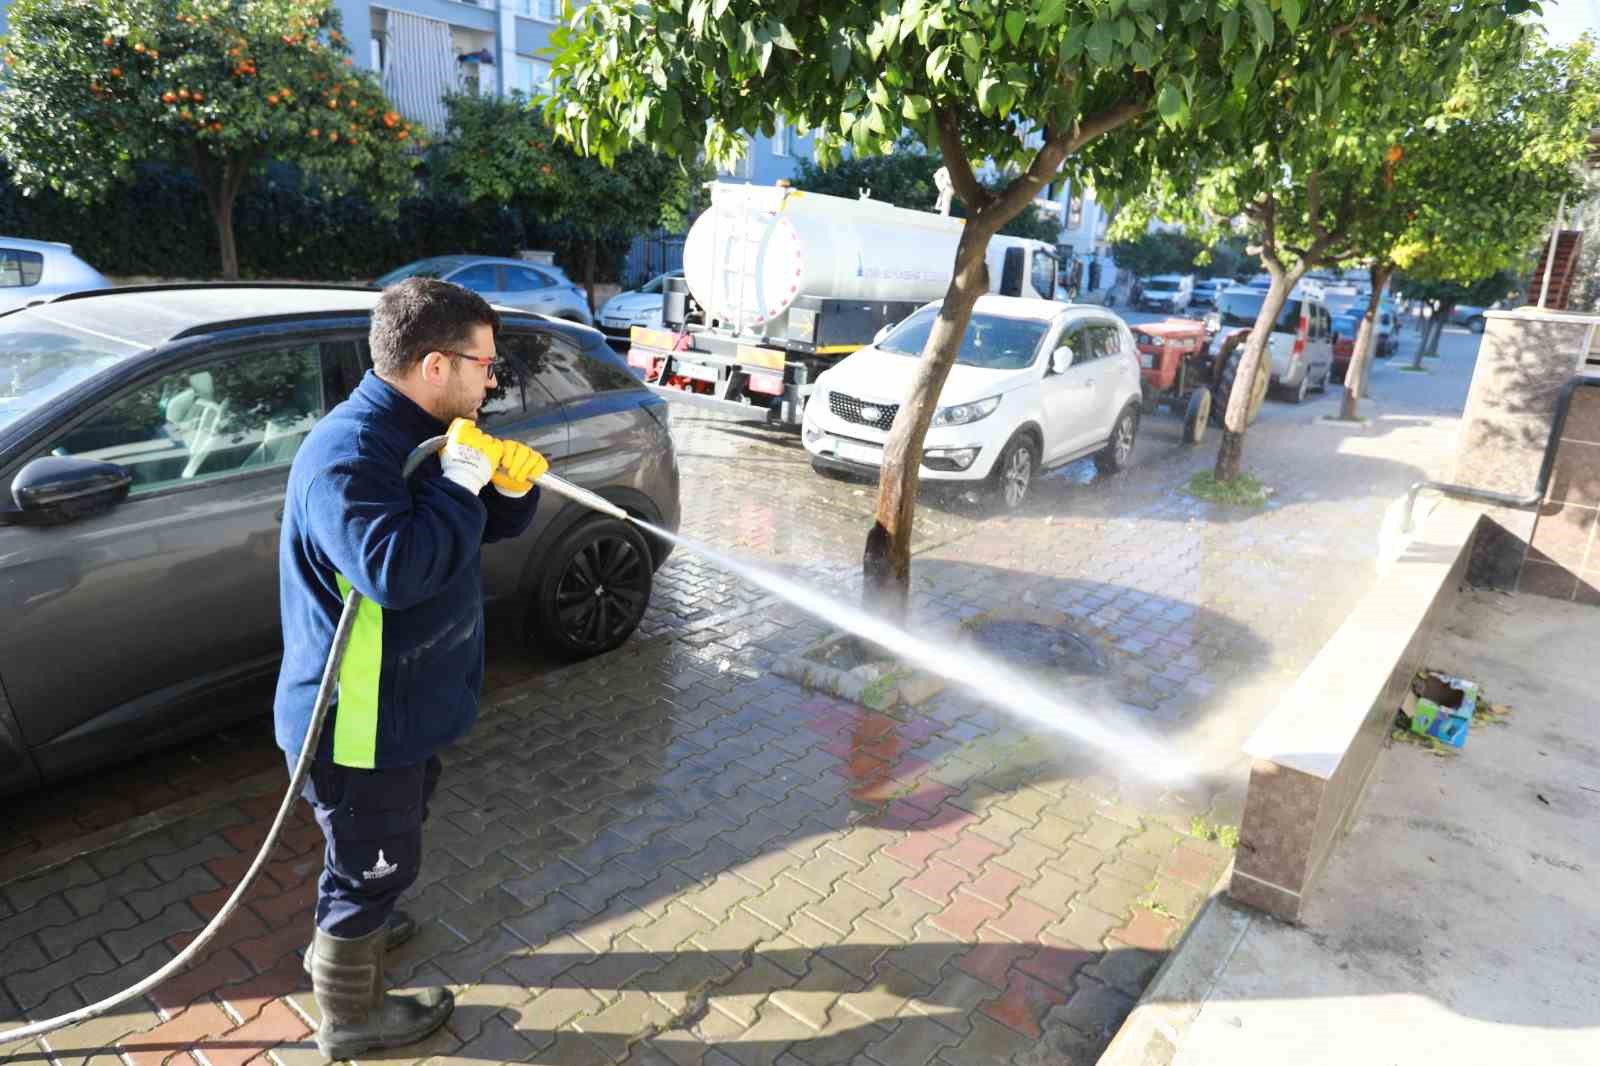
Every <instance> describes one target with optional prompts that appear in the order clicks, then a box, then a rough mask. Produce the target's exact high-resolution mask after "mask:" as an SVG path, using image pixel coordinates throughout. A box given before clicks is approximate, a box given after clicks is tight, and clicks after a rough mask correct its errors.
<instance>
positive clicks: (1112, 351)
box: [1092, 325, 1122, 359]
mask: <svg viewBox="0 0 1600 1066" xmlns="http://www.w3.org/2000/svg"><path fill="white" fill-rule="evenodd" d="M1092 332H1093V333H1094V349H1095V358H1097V359H1110V358H1111V357H1113V356H1117V355H1121V354H1122V331H1121V330H1119V329H1117V327H1116V326H1111V325H1099V326H1095V327H1094V328H1093V331H1092Z"/></svg>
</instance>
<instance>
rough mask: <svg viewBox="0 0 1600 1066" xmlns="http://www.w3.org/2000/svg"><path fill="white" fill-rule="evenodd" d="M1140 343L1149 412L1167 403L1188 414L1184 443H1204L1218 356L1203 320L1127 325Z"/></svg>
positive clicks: (1173, 408)
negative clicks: (1212, 350)
mask: <svg viewBox="0 0 1600 1066" xmlns="http://www.w3.org/2000/svg"><path fill="white" fill-rule="evenodd" d="M1128 328H1129V329H1131V330H1132V331H1133V339H1134V341H1135V342H1136V343H1137V345H1138V348H1139V378H1140V385H1141V387H1142V389H1143V392H1144V412H1145V413H1146V414H1154V413H1155V410H1156V408H1158V407H1160V406H1162V405H1163V404H1165V405H1166V406H1168V407H1170V408H1171V409H1172V412H1173V413H1174V414H1179V415H1182V416H1183V440H1184V443H1185V444H1199V443H1200V441H1201V440H1202V439H1203V438H1204V437H1205V434H1206V425H1207V422H1208V420H1209V419H1210V417H1211V387H1210V386H1211V383H1212V375H1213V372H1214V369H1215V368H1214V366H1213V362H1214V361H1213V360H1212V358H1211V355H1210V353H1209V352H1208V351H1207V344H1206V327H1205V323H1204V322H1197V321H1195V320H1194V319H1189V318H1169V319H1167V320H1166V321H1165V322H1147V323H1141V324H1139V325H1137V326H1135V325H1130V326H1129V327H1128Z"/></svg>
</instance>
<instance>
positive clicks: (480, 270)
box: [445, 263, 495, 292]
mask: <svg viewBox="0 0 1600 1066" xmlns="http://www.w3.org/2000/svg"><path fill="white" fill-rule="evenodd" d="M445 280H446V281H450V282H454V283H455V284H457V285H460V286H461V287H462V288H463V289H471V290H472V291H473V292H494V291H495V290H494V286H495V270H494V264H493V263H479V264H478V265H477V266H469V267H466V268H464V269H462V270H458V271H456V272H455V273H454V274H451V275H450V276H449V277H448V278H446V279H445Z"/></svg>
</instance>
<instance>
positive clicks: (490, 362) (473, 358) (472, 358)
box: [438, 348, 500, 370]
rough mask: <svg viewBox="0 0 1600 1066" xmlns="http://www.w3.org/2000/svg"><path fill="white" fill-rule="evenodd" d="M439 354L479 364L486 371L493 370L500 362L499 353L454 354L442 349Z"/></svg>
mask: <svg viewBox="0 0 1600 1066" xmlns="http://www.w3.org/2000/svg"><path fill="white" fill-rule="evenodd" d="M438 352H439V354H440V355H448V356H450V357H452V358H454V359H465V360H467V361H468V362H472V363H477V364H478V365H479V366H481V367H483V368H484V369H486V370H493V369H494V368H495V366H496V364H498V363H499V362H500V356H499V354H498V353H497V354H495V355H473V354H472V353H471V352H453V351H451V350H450V349H448V348H440V349H438Z"/></svg>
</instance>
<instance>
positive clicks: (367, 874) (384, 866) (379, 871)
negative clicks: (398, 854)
mask: <svg viewBox="0 0 1600 1066" xmlns="http://www.w3.org/2000/svg"><path fill="white" fill-rule="evenodd" d="M399 869H400V867H398V866H396V865H394V864H393V863H391V862H388V861H386V860H385V859H384V857H383V849H382V848H379V849H378V861H377V862H375V863H373V864H372V869H370V870H363V871H361V876H362V877H363V878H365V879H366V880H368V881H376V880H378V878H380V877H388V876H389V875H390V874H392V873H394V872H395V871H396V870H399Z"/></svg>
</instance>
